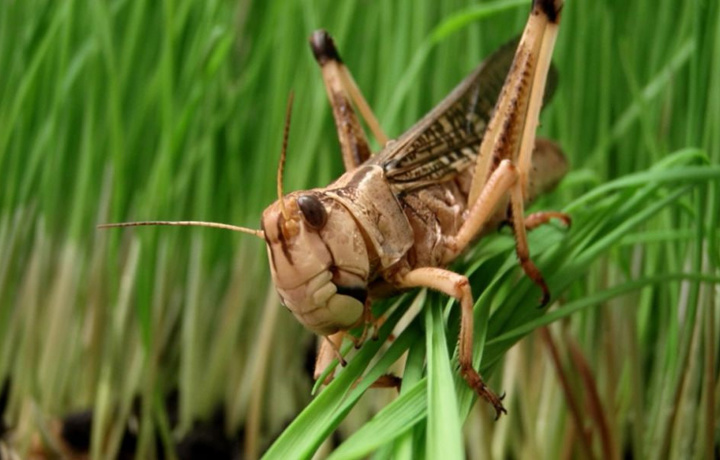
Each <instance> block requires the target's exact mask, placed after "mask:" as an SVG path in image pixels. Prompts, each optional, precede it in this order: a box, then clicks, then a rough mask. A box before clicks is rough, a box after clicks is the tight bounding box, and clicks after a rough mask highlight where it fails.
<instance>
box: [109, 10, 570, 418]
mask: <svg viewBox="0 0 720 460" xmlns="http://www.w3.org/2000/svg"><path fill="white" fill-rule="evenodd" d="M561 7H562V1H561V0H534V2H533V6H532V10H531V14H530V18H529V19H528V22H527V25H526V27H525V30H524V32H523V34H522V36H521V38H520V40H519V42H518V43H517V47H516V48H515V44H514V43H513V45H512V46H505V47H503V48H501V49H500V50H498V51H496V52H495V53H494V54H493V55H491V56H490V57H489V58H488V59H487V60H486V61H485V62H483V63H482V64H481V65H480V66H479V67H478V68H477V69H476V70H475V71H474V72H473V73H472V74H470V75H469V76H468V77H467V78H466V79H465V80H464V81H463V82H462V83H460V85H459V86H458V87H457V88H455V90H453V92H452V93H450V95H448V96H447V97H446V98H445V100H443V101H442V102H441V103H440V104H439V105H438V106H437V107H435V108H434V109H433V110H432V111H431V112H430V113H429V114H427V115H426V116H425V117H424V118H423V119H421V120H420V121H419V122H418V123H417V124H416V125H415V126H413V127H412V128H411V129H410V130H408V131H407V132H406V133H405V134H403V135H402V136H400V137H399V138H397V139H396V140H388V138H387V137H386V136H385V134H384V133H383V132H382V130H381V129H380V127H379V123H378V122H377V120H376V118H375V116H374V115H373V113H372V111H371V110H370V108H369V106H368V104H367V103H366V102H365V99H364V98H363V96H362V94H361V93H360V91H359V89H358V88H357V86H356V84H355V82H354V80H353V78H352V76H351V74H350V72H349V71H348V70H347V68H346V67H345V65H344V64H343V62H342V60H341V59H340V56H339V53H338V51H337V49H336V48H335V46H334V44H333V41H332V39H331V38H330V36H329V35H328V34H327V33H326V32H324V31H317V32H315V33H314V34H313V35H312V37H311V38H310V44H311V46H312V50H313V53H314V55H315V58H316V60H317V61H318V63H319V64H320V67H321V69H322V75H323V80H324V82H325V86H326V89H327V92H328V96H329V99H330V103H331V105H332V108H333V115H334V118H335V122H336V126H337V132H338V136H339V138H340V145H341V149H342V155H343V161H344V164H345V168H346V170H347V171H346V173H345V174H343V175H342V176H341V177H340V178H339V179H338V180H336V181H335V182H333V183H332V184H330V185H329V186H327V187H324V188H316V189H312V190H304V191H297V192H292V193H289V194H287V195H283V193H282V187H281V183H282V178H281V172H280V173H279V174H278V195H279V199H278V200H277V201H276V202H275V203H273V204H272V205H270V206H269V207H268V208H267V209H266V210H265V211H264V212H263V215H262V230H251V229H246V228H242V227H235V226H230V225H224V224H214V223H207V222H135V223H126V224H110V225H107V226H133V225H154V224H157V225H203V226H215V227H222V228H229V229H233V230H238V231H243V232H247V233H251V234H254V235H256V236H259V237H261V238H264V239H265V241H266V244H267V252H268V258H269V260H270V268H271V271H272V279H273V282H274V283H275V286H276V288H277V292H278V294H279V295H280V298H281V299H282V302H283V304H284V305H285V306H287V308H289V309H290V311H292V313H293V314H294V315H295V316H296V317H297V319H298V320H299V321H300V322H301V323H302V324H303V325H304V326H305V327H307V328H308V329H310V330H311V331H313V332H315V333H316V334H319V335H321V336H325V337H326V338H328V340H327V341H326V342H325V344H327V345H326V346H325V350H324V351H321V355H322V353H325V354H327V353H328V352H330V353H331V352H332V349H333V348H334V349H336V348H337V343H338V341H339V340H342V336H343V334H344V332H345V331H347V330H349V329H351V328H353V327H356V326H361V325H365V330H367V326H368V324H369V323H370V322H372V316H371V314H370V300H371V299H375V298H378V297H383V296H387V295H390V294H392V293H396V292H398V291H401V290H406V289H410V288H415V287H427V288H431V289H435V290H438V291H441V292H444V293H446V294H447V295H449V296H452V297H455V298H456V299H458V300H459V301H460V305H461V308H462V313H461V327H460V339H459V361H460V370H461V373H462V375H463V377H464V378H465V380H466V381H467V382H468V384H469V385H470V386H471V387H472V388H473V389H474V390H475V391H476V392H477V393H478V394H479V395H480V396H482V397H483V398H485V399H486V400H487V401H489V402H490V403H491V404H492V405H493V407H494V408H495V411H496V413H497V415H498V416H499V415H500V414H501V413H503V412H505V408H504V407H503V405H502V402H501V398H499V397H497V396H496V395H495V394H494V393H493V392H492V391H491V390H490V389H489V388H487V387H486V385H485V383H484V382H483V380H482V378H481V377H480V375H479V374H478V372H477V371H476V370H475V369H474V368H473V367H472V342H473V297H472V293H471V290H470V286H469V283H468V280H467V278H466V277H465V276H462V275H460V274H457V273H454V272H452V271H450V270H447V269H445V268H443V267H446V266H447V265H448V264H449V263H450V262H452V261H453V260H454V259H455V258H456V257H458V255H459V254H460V253H462V252H463V251H464V250H465V249H466V248H467V247H468V246H469V245H470V244H471V243H472V242H473V241H474V240H476V239H477V238H478V237H479V236H480V235H481V234H482V232H483V230H484V229H491V228H495V227H497V225H499V224H500V223H501V222H503V221H507V220H509V221H510V223H511V225H512V228H513V230H514V233H515V239H516V250H517V255H518V258H519V260H520V263H521V265H522V268H523V270H524V271H525V273H526V274H527V275H528V276H529V277H530V278H531V279H532V280H533V281H534V282H535V283H536V284H537V285H538V286H539V287H540V288H541V289H542V292H543V295H542V300H541V303H542V305H545V304H547V303H548V301H549V299H550V293H549V291H548V288H547V286H546V284H545V282H544V280H543V277H542V275H541V273H540V272H539V270H538V269H537V268H536V266H535V265H534V264H533V262H532V261H531V260H530V256H529V250H528V245H527V238H526V231H527V230H529V229H532V228H534V227H536V226H538V225H540V224H543V223H545V222H547V221H548V220H550V219H551V218H559V219H561V220H563V221H564V222H565V223H566V224H569V218H568V217H567V216H566V215H564V214H561V213H557V212H541V213H535V214H532V215H530V216H528V217H527V218H526V217H525V216H524V206H525V203H526V202H527V201H529V200H532V199H533V198H534V197H535V196H537V195H538V194H540V193H542V192H544V191H546V190H548V189H550V188H552V187H553V186H554V185H555V184H556V183H557V182H558V181H559V180H560V179H561V178H562V177H563V175H564V174H565V171H566V169H567V167H566V162H565V159H564V156H563V155H562V153H561V151H560V150H559V148H558V147H556V146H555V144H553V143H551V142H549V141H544V140H537V141H536V139H535V130H536V127H537V124H538V116H539V112H540V109H541V105H542V101H543V94H544V91H545V86H546V79H547V76H548V72H549V71H550V56H551V55H552V50H553V47H554V43H555V37H556V35H557V28H558V23H559V19H560V9H561ZM503 82H504V84H503ZM353 103H354V106H355V107H357V109H358V110H359V111H360V113H361V114H362V116H363V117H364V119H365V121H366V122H367V125H368V126H369V128H370V130H371V131H372V132H373V134H374V135H375V137H376V138H377V139H378V141H379V142H380V144H381V145H383V146H384V147H383V148H382V149H381V151H380V152H378V153H377V154H376V155H371V151H370V147H369V145H368V141H367V139H366V137H365V133H364V131H363V129H362V127H361V125H360V123H359V121H358V118H357V116H356V114H355V111H354V108H353ZM289 112H290V105H289V106H288V123H289ZM285 136H286V138H285V140H286V141H287V124H286V133H285ZM285 144H286V143H285ZM284 155H285V147H284V148H283V154H282V159H281V171H282V163H283V161H284ZM364 337H365V333H363V334H362V338H364ZM328 347H329V348H328ZM328 350H329V351H328Z"/></svg>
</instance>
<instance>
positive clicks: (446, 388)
mask: <svg viewBox="0 0 720 460" xmlns="http://www.w3.org/2000/svg"><path fill="white" fill-rule="evenodd" d="M528 3H529V2H528V1H516V0H500V1H495V2H486V3H483V2H480V3H477V4H476V2H467V1H461V0H449V1H443V2H434V1H425V2H418V1H417V0H396V1H385V2H380V1H377V2H368V1H345V2H333V1H329V0H328V1H324V0H323V1H311V0H306V1H304V0H299V1H294V2H287V1H264V2H251V1H244V0H240V1H229V0H206V1H194V0H164V1H161V2H156V1H144V0H134V1H127V0H108V1H95V0H93V1H76V0H66V1H62V2H58V1H52V0H23V1H3V2H1V3H0V69H2V76H0V177H1V180H0V344H1V347H2V348H0V377H1V378H2V379H4V380H7V381H9V382H10V387H9V388H10V392H9V400H8V403H7V407H6V408H5V413H4V420H5V421H6V423H7V424H8V425H9V426H10V427H11V430H10V432H9V433H7V436H6V437H7V439H9V440H10V441H11V442H12V444H13V445H14V446H15V448H16V449H17V450H18V451H19V452H23V453H26V452H27V451H28V449H32V448H34V447H33V446H35V445H36V444H37V443H38V439H40V438H42V437H45V439H46V440H48V439H52V432H53V427H54V426H55V425H54V422H53V420H57V419H58V418H59V417H62V416H64V415H65V414H68V413H71V412H75V411H78V410H83V409H86V408H90V407H92V408H93V410H94V419H93V421H94V423H93V427H92V435H91V437H92V441H93V443H92V448H91V449H92V452H93V454H94V455H95V456H97V457H107V456H115V454H116V453H117V452H118V449H120V448H121V445H122V443H121V441H122V436H123V432H124V430H125V429H126V428H127V427H128V426H130V427H132V430H133V432H136V433H137V435H138V439H137V443H138V444H137V450H138V452H139V456H140V457H142V458H147V457H149V456H152V455H159V452H160V450H159V449H161V448H163V447H161V446H165V447H164V448H165V452H166V454H167V452H168V451H169V449H168V446H170V445H172V444H174V443H176V442H177V441H178V440H179V439H181V438H182V437H183V436H184V435H185V434H186V433H188V432H192V430H193V426H194V424H195V422H197V421H200V420H205V421H207V420H212V419H213V417H215V420H220V421H219V423H220V425H221V426H222V427H223V430H224V432H225V433H226V434H227V436H228V437H230V438H232V439H235V440H236V441H237V444H236V445H235V448H236V449H238V451H242V452H244V453H245V454H247V456H249V457H254V456H257V455H258V454H260V453H261V452H266V451H267V456H268V457H269V458H274V457H283V458H291V457H292V458H298V457H305V458H307V457H310V456H312V455H313V453H315V452H316V451H318V449H319V450H320V454H322V453H323V452H324V453H325V454H327V453H330V452H333V450H334V452H333V458H357V457H362V456H365V455H367V454H369V453H373V454H374V455H375V457H376V458H418V457H420V456H422V455H426V456H427V457H430V458H438V457H439V454H442V458H450V457H453V458H461V457H463V453H464V454H465V455H467V456H470V457H473V458H479V457H482V456H492V457H495V458H504V457H532V458H542V457H545V458H557V457H558V456H563V457H584V458H587V457H590V456H594V457H601V456H602V457H606V458H618V457H620V456H625V455H632V456H634V457H637V458H660V457H665V456H675V457H685V458H698V457H703V456H705V457H706V458H707V457H711V456H712V455H713V454H712V452H713V449H715V455H718V454H717V449H718V447H717V446H718V444H719V443H720V441H719V439H720V431H719V428H718V420H720V419H719V417H720V416H719V415H718V414H720V407H719V406H718V404H719V403H718V401H720V386H719V384H718V344H719V341H718V332H717V331H718V318H719V317H720V314H718V313H719V311H718V308H719V307H718V283H719V282H720V273H719V272H718V266H719V264H720V257H719V253H718V241H719V238H718V212H717V210H718V206H719V200H718V198H719V195H718V181H719V180H720V166H719V164H720V162H719V161H718V160H719V158H720V130H719V129H718V127H719V126H720V60H718V59H717V56H720V6H719V5H718V2H715V1H700V0H698V1H694V2H674V1H671V0H661V1H651V0H637V1H633V2H624V1H622V2H621V1H615V0H612V1H605V2H576V1H568V2H567V4H566V7H565V10H564V12H563V19H562V25H561V32H560V36H559V41H558V46H557V50H556V54H555V62H556V65H557V67H558V68H559V71H560V75H561V79H560V85H559V88H558V91H557V93H556V96H555V99H554V101H553V102H552V103H551V104H550V106H549V107H548V108H547V109H546V110H545V112H544V115H543V118H542V124H543V126H542V127H541V131H542V134H543V135H545V136H548V137H551V138H553V139H557V140H558V142H559V143H560V144H561V145H562V146H563V148H564V150H565V151H566V152H567V154H568V156H569V158H570V161H571V164H572V172H571V173H570V174H569V175H568V177H567V178H566V180H565V181H564V183H563V184H562V185H561V187H560V188H559V189H558V190H557V191H556V192H555V193H554V194H553V195H552V196H549V197H547V198H546V199H543V200H541V201H540V202H538V203H537V206H536V207H535V208H537V209H540V208H554V209H564V210H565V211H567V212H570V213H571V214H572V216H573V219H574V224H573V228H572V229H570V230H569V231H568V230H565V229H561V228H559V227H557V226H552V225H551V226H547V227H545V228H542V229H540V230H538V231H536V232H534V233H533V234H532V238H531V248H532V251H533V254H534V255H535V256H534V257H535V259H536V261H537V262H538V263H539V265H540V267H541V269H542V270H543V271H544V273H545V275H546V277H547V279H548V281H549V283H550V286H551V289H552V291H553V294H554V297H555V298H556V299H557V302H556V303H555V304H554V305H553V307H551V308H550V309H549V310H548V312H544V311H540V310H538V309H537V308H536V303H537V296H538V292H537V291H536V290H535V288H534V287H533V286H532V284H531V283H530V282H529V281H527V280H525V279H524V278H522V277H520V276H519V273H518V269H517V267H516V263H515V262H514V254H513V252H512V240H511V238H510V237H509V235H508V234H506V233H502V232H501V233H500V234H498V235H493V236H491V237H488V238H487V239H486V240H484V241H483V242H482V243H481V244H479V245H478V247H477V248H476V249H475V250H474V251H472V253H471V254H469V255H468V257H467V258H465V259H464V260H463V261H461V262H459V263H458V265H457V266H456V267H455V268H456V269H457V270H458V271H462V272H465V273H468V274H469V275H470V277H471V279H472V281H473V291H474V293H475V295H476V297H477V299H478V303H477V305H476V307H477V308H476V314H477V318H478V320H477V338H478V343H477V351H478V352H480V353H481V356H482V363H481V368H482V370H483V372H484V373H485V375H488V376H492V378H491V379H490V382H491V386H492V387H493V388H496V389H499V390H504V391H505V392H506V393H507V398H506V400H505V401H506V405H507V407H508V409H509V415H508V416H507V417H504V418H503V419H502V420H500V421H499V422H497V423H494V422H492V415H491V412H490V409H489V408H488V407H487V405H486V404H483V403H480V404H475V405H473V399H474V398H473V396H472V394H471V392H470V391H469V390H468V389H467V388H466V387H465V386H464V383H463V382H462V381H460V380H458V378H457V375H456V372H455V371H454V367H455V363H456V361H455V359H456V358H455V350H454V349H455V346H454V345H455V341H456V335H457V319H458V312H457V308H456V307H454V306H453V304H452V303H451V302H448V300H447V298H445V297H443V296H438V295H435V294H432V293H427V294H426V293H423V292H420V293H414V294H412V295H407V296H405V297H403V298H402V299H401V301H400V303H399V305H397V306H394V309H393V310H392V313H390V314H389V317H388V321H387V322H386V323H385V326H384V327H383V329H382V331H381V338H382V339H385V338H386V337H388V336H389V334H390V333H391V331H392V328H393V326H394V325H395V324H397V323H398V322H399V321H400V322H402V324H409V325H408V326H407V327H405V328H404V329H402V328H400V329H397V330H396V331H395V333H394V340H393V341H391V342H390V345H389V346H383V344H384V343H385V342H386V341H385V340H380V341H378V342H369V343H367V344H366V345H365V346H364V347H363V348H362V349H361V350H359V351H358V352H354V351H353V352H352V353H351V357H350V360H349V361H350V365H349V366H348V367H347V368H345V369H344V370H343V371H342V372H341V373H340V376H339V377H338V378H337V379H336V380H335V381H334V382H333V384H332V385H330V386H329V387H327V388H326V389H324V390H322V391H320V392H319V395H318V396H315V397H314V398H313V397H311V394H310V392H311V388H312V381H311V378H310V371H308V368H309V367H311V366H312V359H313V353H314V351H313V349H314V338H313V337H312V336H311V335H310V334H309V333H308V332H305V331H303V330H302V328H301V327H300V326H299V325H298V324H296V323H295V321H294V320H293V318H292V317H291V316H290V315H289V314H288V313H287V312H286V311H284V309H282V310H281V309H279V308H278V302H277V299H276V296H275V294H274V292H273V290H272V287H271V286H270V283H269V280H268V269H267V264H266V262H265V260H264V258H265V253H264V252H265V249H264V248H263V244H262V243H260V242H259V241H257V240H255V239H253V238H251V237H248V236H244V235H238V234H233V233H230V232H222V231H218V230H212V229H172V228H158V229H149V228H148V229H135V230H129V231H109V232H99V231H96V229H95V225H96V224H97V223H100V222H108V221H125V220H145V219H168V220H171V219H172V220H179V219H194V220H213V221H220V222H228V223H234V224H238V225H247V226H252V227H257V225H258V224H257V222H258V220H259V216H260V213H261V211H262V210H263V208H264V207H265V206H266V205H267V204H269V203H270V202H271V201H272V200H273V199H274V183H275V182H274V180H275V173H276V163H277V158H278V154H279V149H280V144H281V138H282V124H283V114H284V107H285V102H286V100H287V97H288V94H289V92H290V91H291V90H294V92H295V95H296V97H295V110H294V113H295V116H294V120H293V125H292V128H291V133H290V148H289V158H288V167H287V173H286V182H285V185H286V189H287V190H293V189H300V188H308V187H314V186H322V185H325V184H327V183H328V182H329V181H330V180H331V179H332V178H334V177H336V176H337V175H338V174H339V173H340V171H341V161H340V157H339V152H338V146H337V140H336V136H335V134H334V127H333V125H332V119H331V115H330V112H329V109H328V105H327V103H326V100H325V98H326V96H325V92H324V89H323V87H322V82H321V79H320V75H319V71H318V69H317V68H316V65H315V63H314V60H313V59H312V57H311V53H310V52H309V49H308V46H307V41H306V39H307V37H308V36H309V35H310V33H311V32H312V31H313V30H315V29H317V28H321V27H322V28H326V29H327V30H329V31H330V32H331V33H332V34H333V36H334V37H335V39H336V42H337V44H338V47H339V49H340V51H341V53H342V55H343V57H344V59H345V61H346V62H347V63H348V65H349V67H350V68H351V70H352V72H353V74H354V75H355V78H356V80H357V82H358V83H359V85H360V87H361V88H362V89H363V92H364V93H365V95H366V97H367V98H368V100H369V102H370V103H371V105H372V106H373V107H374V108H375V111H376V113H377V115H378V117H379V119H380V121H381V123H382V124H383V126H384V128H385V130H386V131H387V132H388V133H390V134H391V135H394V136H396V135H399V134H400V133H401V132H402V131H403V130H404V129H406V128H407V127H409V126H410V125H411V124H412V123H413V122H414V121H415V120H417V119H418V118H419V117H420V116H421V115H422V114H424V113H425V112H426V111H427V110H429V109H430V108H431V107H432V106H433V104H434V103H436V102H437V101H439V100H440V99H441V98H442V97H443V96H444V95H445V94H446V93H447V92H448V91H449V90H450V89H451V88H452V87H453V86H454V85H455V84H456V83H457V82H458V81H459V80H460V79H461V78H462V77H463V76H464V75H465V74H466V73H467V72H469V71H470V70H471V69H472V68H473V67H474V66H475V65H476V64H477V63H478V62H479V61H480V60H481V59H482V57H483V56H485V55H487V54H488V53H489V52H490V51H491V50H493V49H494V48H495V47H496V46H498V45H500V44H501V43H504V42H505V41H507V40H508V39H510V38H511V37H513V36H514V35H516V34H518V33H519V32H520V31H521V29H522V27H523V25H524V22H525V20H526V18H527V11H528ZM389 306H391V304H390V303H385V304H383V305H379V306H378V308H379V309H382V308H387V307H389ZM420 306H423V308H419V307H420ZM408 308H410V309H412V310H414V311H419V312H418V313H417V314H416V315H415V316H413V315H412V314H409V315H406V316H405V318H404V319H402V320H401V316H402V313H403V312H404V311H405V310H406V309H408ZM445 325H447V327H445ZM547 325H551V326H550V327H548V328H546V327H545V326H547ZM523 337H525V338H524V339H523V340H522V341H521V342H520V343H519V344H518V345H516V346H515V347H513V348H511V347H512V346H513V345H514V344H515V343H516V342H517V341H519V340H520V339H522V338H523ZM406 350H409V353H408V354H407V355H406V361H405V364H404V366H403V365H396V366H395V367H393V368H391V369H392V370H393V371H394V372H396V373H398V374H403V375H404V383H403V387H402V389H401V391H400V394H399V397H398V396H397V394H396V393H395V392H393V391H392V390H370V391H368V392H367V393H365V389H366V388H367V386H368V385H369V383H370V382H372V381H373V380H374V378H375V377H376V376H377V375H379V374H382V373H385V372H387V370H388V368H390V365H391V364H392V363H393V362H395V361H396V360H397V359H398V358H399V357H401V356H402V355H404V352H405V351H406ZM368 366H369V367H368ZM361 375H364V378H363V379H362V380H361V381H360V383H359V384H358V385H357V386H353V383H354V382H355V381H356V378H357V377H359V376H361ZM8 379H9V380H8ZM175 391H177V392H176V393H174V392H175ZM173 393H174V394H176V395H177V403H168V395H171V394H173ZM218 414H221V415H222V416H218ZM373 415H374V418H371V417H372V416H373ZM217 417H220V418H217ZM290 422H292V423H291V424H290V425H289V426H288V424H289V423H290ZM1 426H2V424H0V427H1ZM280 433H282V434H280ZM333 433H336V434H335V435H332V434H333ZM278 436H279V437H278ZM340 442H342V444H340V447H339V448H337V449H336V447H337V445H338V443H340ZM271 445H272V447H271V448H270V450H267V449H268V448H269V446H271ZM288 456H289V457H288Z"/></svg>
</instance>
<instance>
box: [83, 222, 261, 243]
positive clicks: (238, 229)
mask: <svg viewBox="0 0 720 460" xmlns="http://www.w3.org/2000/svg"><path fill="white" fill-rule="evenodd" d="M146 225H171V226H177V227H210V228H222V229H224V230H232V231H234V232H242V233H247V234H249V235H253V236H257V237H258V238H262V239H265V232H263V231H262V230H254V229H252V228H247V227H238V226H237V225H229V224H221V223H218V222H202V221H197V220H178V221H172V220H147V221H141V222H121V223H117V224H101V225H98V226H97V228H99V229H106V228H122V227H143V226H146Z"/></svg>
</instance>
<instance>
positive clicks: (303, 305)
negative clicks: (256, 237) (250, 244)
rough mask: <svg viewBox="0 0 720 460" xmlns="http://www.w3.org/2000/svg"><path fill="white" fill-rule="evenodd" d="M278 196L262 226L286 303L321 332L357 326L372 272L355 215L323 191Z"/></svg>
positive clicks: (305, 321)
mask: <svg viewBox="0 0 720 460" xmlns="http://www.w3.org/2000/svg"><path fill="white" fill-rule="evenodd" d="M280 200H283V201H282V202H281V201H280ZM280 200H278V201H276V202H275V203H273V204H272V205H270V206H269V207H268V208H267V209H266V210H265V211H264V212H263V216H262V227H263V230H264V234H265V241H266V243H267V250H268V258H269V260H270V269H271V272H272V278H273V281H274V283H275V287H276V288H277V291H278V294H279V295H280V298H281V299H282V302H283V304H284V305H285V306H286V307H288V309H290V311H292V313H293V314H294V315H295V317H296V318H297V319H298V320H299V321H300V322H301V323H302V324H303V325H304V326H305V327H307V328H308V329H310V330H312V331H313V332H315V333H317V334H320V335H329V334H332V333H334V332H336V331H338V330H341V329H348V328H350V327H352V326H354V325H355V324H357V323H358V322H359V321H360V319H361V318H362V316H363V309H364V304H365V300H366V298H367V284H368V274H369V260H368V252H367V247H366V245H365V241H364V240H363V237H362V234H361V232H360V231H359V230H358V228H357V224H356V222H355V220H354V219H353V217H352V216H351V214H350V213H349V212H348V210H347V209H346V208H345V207H344V206H342V205H341V204H340V203H338V202H337V201H335V200H333V199H332V198H330V197H328V196H326V195H324V194H323V193H322V192H321V191H305V192H295V193H291V194H288V195H286V196H284V197H283V198H280ZM283 206H284V210H283Z"/></svg>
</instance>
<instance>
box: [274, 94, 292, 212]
mask: <svg viewBox="0 0 720 460" xmlns="http://www.w3.org/2000/svg"><path fill="white" fill-rule="evenodd" d="M294 98H295V94H294V93H293V92H292V91H290V96H288V102H287V108H286V109H285V131H284V132H283V143H282V150H281V151H280V164H279V165H278V172H277V193H278V202H280V212H282V215H283V217H284V218H285V220H290V215H289V214H288V212H287V209H285V202H284V201H283V189H282V188H283V170H284V169H285V156H286V153H287V146H288V137H289V135H290V119H291V118H292V106H293V99H294Z"/></svg>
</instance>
